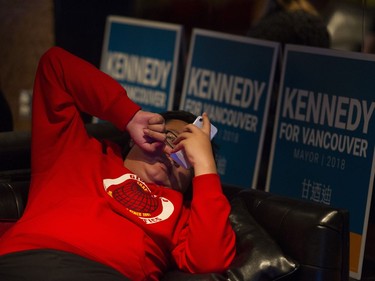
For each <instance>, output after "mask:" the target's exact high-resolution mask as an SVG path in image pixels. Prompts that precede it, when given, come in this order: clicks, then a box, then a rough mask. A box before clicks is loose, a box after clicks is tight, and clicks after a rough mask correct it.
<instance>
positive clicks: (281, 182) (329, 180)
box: [267, 45, 375, 279]
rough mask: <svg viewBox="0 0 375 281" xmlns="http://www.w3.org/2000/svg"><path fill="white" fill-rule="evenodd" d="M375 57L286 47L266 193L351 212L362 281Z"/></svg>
mask: <svg viewBox="0 0 375 281" xmlns="http://www.w3.org/2000/svg"><path fill="white" fill-rule="evenodd" d="M374 73H375V57H374V56H373V55H365V54H361V53H352V52H341V51H335V50H329V49H320V48H308V47H302V46H293V45H288V46H287V47H286V52H285V56H284V62H283V70H282V77H281V83H280V89H279V97H278V105H277V113H276V114H277V115H276V122H275V123H276V125H275V130H274V133H273V144H272V151H271V159H270V166H269V177H268V179H267V190H269V191H270V192H272V193H278V194H282V195H286V196H290V197H295V198H302V199H306V200H311V201H315V202H320V203H323V204H327V205H331V206H333V207H338V208H344V209H348V210H349V212H350V274H351V276H352V277H353V278H358V279H359V278H360V276H361V271H362V262H363V254H364V246H365V241H366V232H367V223H368V216H369V209H370V203H371V202H370V201H371V195H372V187H373V183H374V163H375V157H374V143H375V95H374V93H375V81H374Z"/></svg>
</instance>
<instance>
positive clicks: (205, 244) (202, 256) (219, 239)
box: [172, 174, 236, 273]
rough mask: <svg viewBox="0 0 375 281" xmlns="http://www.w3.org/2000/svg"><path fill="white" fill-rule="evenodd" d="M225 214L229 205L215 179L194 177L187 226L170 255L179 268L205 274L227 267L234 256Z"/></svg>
mask: <svg viewBox="0 0 375 281" xmlns="http://www.w3.org/2000/svg"><path fill="white" fill-rule="evenodd" d="M229 213H230V204H229V202H228V200H227V199H226V197H225V195H224V194H223V193H222V190H221V183H220V179H219V176H218V175H216V174H208V175H201V176H198V177H195V178H194V180H193V200H192V202H191V214H190V217H189V220H188V224H187V226H185V228H184V229H183V230H182V232H181V233H180V234H179V237H178V242H177V243H178V245H177V246H176V248H175V249H174V250H173V253H172V254H173V256H174V258H175V260H176V263H177V266H178V267H179V268H180V269H182V270H185V271H188V272H192V273H209V272H222V271H224V270H225V269H226V268H228V266H229V265H230V263H231V262H232V260H233V258H234V256H235V253H236V248H235V233H234V231H233V229H232V227H231V224H230V221H229Z"/></svg>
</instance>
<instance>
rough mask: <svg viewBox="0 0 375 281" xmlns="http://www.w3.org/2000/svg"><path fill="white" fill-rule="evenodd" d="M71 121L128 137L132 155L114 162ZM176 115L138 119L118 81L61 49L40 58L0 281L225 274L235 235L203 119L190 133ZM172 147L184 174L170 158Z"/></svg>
mask: <svg viewBox="0 0 375 281" xmlns="http://www.w3.org/2000/svg"><path fill="white" fill-rule="evenodd" d="M80 111H84V112H87V113H89V114H91V115H93V116H96V117H98V118H100V119H102V120H107V121H109V122H111V123H113V124H114V125H115V126H117V127H118V128H119V129H121V130H123V131H125V130H127V131H128V132H129V134H130V136H131V137H132V140H133V141H134V146H133V147H132V148H131V150H130V152H129V153H128V155H127V156H126V158H125V159H124V158H123V157H122V155H121V148H120V147H118V146H117V145H115V144H113V143H111V142H108V141H104V142H99V141H98V140H96V139H95V138H93V137H91V136H89V135H88V134H87V132H86V130H85V127H84V123H83V121H82V120H81V118H80V113H79V112H80ZM168 116H169V117H168ZM181 116H182V115H181ZM181 116H180V117H179V114H175V115H173V116H172V117H171V116H170V115H168V114H166V115H165V117H166V120H165V122H164V118H163V117H162V116H161V115H159V114H155V113H150V112H145V111H142V110H141V109H140V107H139V106H138V105H136V104H135V103H133V102H132V101H131V100H130V99H129V98H128V97H127V95H126V91H125V90H124V89H123V87H121V85H120V84H119V83H117V82H116V81H115V80H113V79H112V78H111V77H109V76H108V75H106V74H104V73H103V72H101V71H99V70H98V69H96V68H95V67H93V66H92V65H90V64H88V63H87V62H85V61H83V60H81V59H79V58H77V57H75V56H73V55H72V54H70V53H68V52H66V51H64V50H62V49H60V48H57V47H54V48H51V49H50V50H49V51H48V52H47V53H46V54H45V55H43V57H42V58H41V60H40V63H39V67H38V71H37V74H36V79H35V85H34V97H33V121H32V122H33V123H32V124H33V127H32V166H31V169H32V179H31V186H30V192H29V199H28V204H27V207H26V210H25V213H24V215H23V217H22V218H21V219H20V220H19V221H18V222H17V223H16V224H15V226H13V227H12V228H11V229H10V230H9V231H8V232H7V233H5V234H4V235H3V236H2V238H1V239H0V280H7V281H13V280H33V281H34V280H43V281H52V280H53V281H55V280H64V281H69V280H80V281H82V280H90V281H93V280H100V281H104V280H129V279H130V280H159V279H160V278H161V277H162V275H163V273H164V272H165V271H167V270H168V269H170V268H172V267H177V268H179V269H180V270H183V271H187V272H192V273H206V272H221V271H223V270H225V269H226V268H227V267H228V266H229V264H230V263H231V261H232V260H233V257H234V255H235V234H234V232H233V230H232V228H231V225H230V222H229V220H228V216H229V212H230V205H229V203H228V201H227V199H226V198H225V196H224V195H223V193H222V190H221V183H220V179H219V176H218V174H217V171H216V166H215V162H214V157H213V153H212V148H211V142H210V138H209V135H210V121H209V119H208V117H207V115H206V114H203V127H202V128H201V129H200V128H198V127H196V126H194V125H192V124H189V123H191V121H190V120H189V118H185V117H181ZM168 118H169V119H168ZM190 118H191V117H190ZM165 140H166V141H165ZM166 143H167V144H168V145H166ZM181 149H182V150H183V151H184V153H185V155H186V156H187V158H188V160H189V162H190V163H191V164H192V169H184V168H183V167H181V166H179V165H178V164H177V163H175V162H174V161H173V160H172V159H171V157H170V154H171V153H172V152H175V151H178V150H181ZM189 186H191V188H192V194H193V195H192V199H191V200H189V202H187V201H186V200H184V196H183V193H184V192H185V191H186V190H187V189H188V188H189Z"/></svg>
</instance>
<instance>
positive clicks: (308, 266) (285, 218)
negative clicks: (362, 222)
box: [238, 189, 349, 281]
mask: <svg viewBox="0 0 375 281" xmlns="http://www.w3.org/2000/svg"><path fill="white" fill-rule="evenodd" d="M238 196H239V197H240V198H242V200H243V201H244V202H245V204H246V205H247V209H248V210H249V213H250V214H251V215H252V216H253V217H254V218H255V220H256V221H257V222H258V223H259V224H260V225H261V226H262V227H263V228H264V229H265V230H266V231H267V233H268V234H270V235H271V237H272V238H273V239H274V240H275V241H276V242H277V243H278V245H280V247H281V249H282V250H283V252H284V253H285V254H286V255H288V256H290V257H292V258H293V259H295V260H296V261H298V262H299V265H300V267H299V270H298V272H297V276H298V279H297V280H304V281H310V280H311V281H313V280H327V281H328V280H329V281H335V280H337V281H347V280H349V213H348V211H347V210H344V209H338V208H333V207H329V206H327V205H323V204H318V203H314V202H311V201H304V200H299V199H292V198H287V197H283V196H278V195H274V194H271V193H268V192H264V191H260V190H254V189H249V190H243V191H241V192H240V193H239V194H238Z"/></svg>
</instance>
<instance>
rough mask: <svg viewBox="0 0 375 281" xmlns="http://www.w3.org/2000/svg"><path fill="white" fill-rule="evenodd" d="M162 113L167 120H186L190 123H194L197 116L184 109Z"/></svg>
mask: <svg viewBox="0 0 375 281" xmlns="http://www.w3.org/2000/svg"><path fill="white" fill-rule="evenodd" d="M160 115H161V116H163V118H164V120H165V121H168V120H172V119H175V120H181V121H184V122H186V123H188V124H190V123H193V122H194V121H195V119H196V118H197V116H195V115H194V114H193V113H190V112H188V111H184V110H172V111H166V112H162V113H160Z"/></svg>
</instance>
